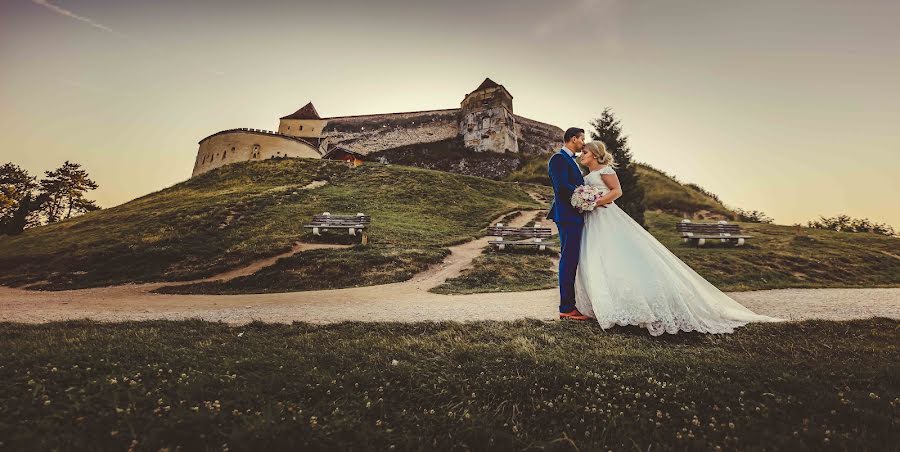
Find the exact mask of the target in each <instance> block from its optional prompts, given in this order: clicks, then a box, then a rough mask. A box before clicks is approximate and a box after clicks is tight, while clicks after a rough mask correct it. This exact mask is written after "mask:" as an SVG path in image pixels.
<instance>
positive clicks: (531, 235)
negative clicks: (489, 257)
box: [488, 223, 553, 251]
mask: <svg viewBox="0 0 900 452" xmlns="http://www.w3.org/2000/svg"><path fill="white" fill-rule="evenodd" d="M488 235H492V236H495V237H497V240H491V241H490V242H488V243H490V244H491V245H494V246H496V247H497V249H499V250H503V249H506V246H507V245H521V246H534V247H537V248H538V249H539V250H541V251H544V250H545V249H547V244H546V243H544V240H545V239H549V238H550V237H552V236H553V231H552V230H551V229H550V228H542V227H541V224H540V223H535V224H534V227H530V228H513V227H510V226H504V225H503V223H497V224H495V225H493V226H491V227H489V228H488Z"/></svg>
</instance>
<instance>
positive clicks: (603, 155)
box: [584, 141, 616, 168]
mask: <svg viewBox="0 0 900 452" xmlns="http://www.w3.org/2000/svg"><path fill="white" fill-rule="evenodd" d="M584 148H585V149H587V150H588V152H590V153H591V154H594V157H596V158H597V163H599V164H601V165H609V166H610V167H612V168H615V167H616V161H615V160H614V159H613V156H612V154H610V153H609V151H607V150H606V143H604V142H602V141H591V142H590V143H587V144H585V145H584Z"/></svg>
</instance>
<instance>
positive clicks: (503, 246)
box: [497, 243, 506, 250]
mask: <svg viewBox="0 0 900 452" xmlns="http://www.w3.org/2000/svg"><path fill="white" fill-rule="evenodd" d="M497 249H498V250H505V249H506V245H504V244H502V243H501V244H499V245H497Z"/></svg>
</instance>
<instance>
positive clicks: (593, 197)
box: [572, 185, 606, 212]
mask: <svg viewBox="0 0 900 452" xmlns="http://www.w3.org/2000/svg"><path fill="white" fill-rule="evenodd" d="M604 194H606V190H604V189H602V188H600V187H597V186H594V185H579V186H578V188H576V189H575V193H572V207H575V208H576V209H578V210H579V211H580V212H588V211H591V210H594V208H595V207H597V205H596V204H597V200H598V199H600V197H601V196H603V195H604Z"/></svg>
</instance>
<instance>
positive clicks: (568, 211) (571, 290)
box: [547, 127, 587, 320]
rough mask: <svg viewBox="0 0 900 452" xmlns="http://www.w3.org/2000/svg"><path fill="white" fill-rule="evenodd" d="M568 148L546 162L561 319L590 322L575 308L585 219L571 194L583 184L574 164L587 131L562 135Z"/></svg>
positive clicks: (567, 131)
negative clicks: (556, 246) (556, 233)
mask: <svg viewBox="0 0 900 452" xmlns="http://www.w3.org/2000/svg"><path fill="white" fill-rule="evenodd" d="M563 140H564V141H565V143H566V144H565V146H563V148H562V149H560V150H559V152H557V153H556V154H553V156H552V157H550V161H549V162H548V163H547V167H548V171H549V173H550V182H551V183H552V185H553V203H552V204H551V205H550V213H549V214H548V215H547V218H549V219H551V220H553V221H554V222H555V223H556V226H557V229H558V230H559V243H560V254H561V256H560V259H559V318H560V319H566V320H587V316H585V315H584V314H582V313H581V312H579V311H578V309H575V270H577V269H578V254H579V252H580V249H581V231H582V228H583V227H584V217H582V214H581V212H579V211H578V209H576V208H575V207H572V201H571V199H572V193H574V192H575V188H577V187H578V186H579V185H584V177H583V176H582V175H581V169H580V168H579V167H578V164H577V163H575V155H576V153H579V152H581V150H582V149H583V148H584V129H579V128H577V127H570V128H569V129H568V130H566V133H565V135H564V136H563Z"/></svg>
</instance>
